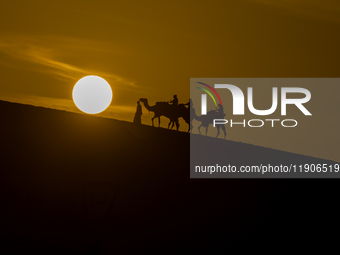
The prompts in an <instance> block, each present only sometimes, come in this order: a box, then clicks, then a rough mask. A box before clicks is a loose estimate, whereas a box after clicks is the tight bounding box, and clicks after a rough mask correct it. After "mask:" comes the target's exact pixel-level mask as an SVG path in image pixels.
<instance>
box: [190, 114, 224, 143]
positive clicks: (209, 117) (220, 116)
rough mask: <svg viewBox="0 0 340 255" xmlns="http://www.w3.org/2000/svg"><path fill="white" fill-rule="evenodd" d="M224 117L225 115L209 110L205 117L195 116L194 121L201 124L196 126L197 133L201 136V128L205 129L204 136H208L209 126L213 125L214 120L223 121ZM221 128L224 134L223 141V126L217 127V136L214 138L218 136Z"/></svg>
mask: <svg viewBox="0 0 340 255" xmlns="http://www.w3.org/2000/svg"><path fill="white" fill-rule="evenodd" d="M224 116H225V114H224V113H223V114H219V113H218V112H216V111H214V110H211V111H208V112H207V115H201V116H197V115H196V114H195V117H194V118H195V119H196V120H198V121H200V122H202V123H201V125H199V126H198V132H199V133H200V134H201V127H202V126H203V127H205V135H207V134H208V128H209V125H210V124H212V123H213V120H214V119H223V118H224ZM221 128H222V130H223V133H224V139H226V138H227V132H226V130H225V126H224V125H217V135H216V137H218V136H219V135H220V129H221Z"/></svg>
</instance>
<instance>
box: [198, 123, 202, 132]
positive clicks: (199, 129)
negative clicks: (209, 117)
mask: <svg viewBox="0 0 340 255" xmlns="http://www.w3.org/2000/svg"><path fill="white" fill-rule="evenodd" d="M201 127H202V124H201V125H199V126H198V133H199V134H201Z"/></svg>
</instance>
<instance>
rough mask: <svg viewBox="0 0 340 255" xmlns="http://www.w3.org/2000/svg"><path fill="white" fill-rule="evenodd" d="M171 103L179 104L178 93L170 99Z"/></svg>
mask: <svg viewBox="0 0 340 255" xmlns="http://www.w3.org/2000/svg"><path fill="white" fill-rule="evenodd" d="M170 103H172V105H174V106H177V105H178V98H177V95H174V99H173V100H171V101H170Z"/></svg>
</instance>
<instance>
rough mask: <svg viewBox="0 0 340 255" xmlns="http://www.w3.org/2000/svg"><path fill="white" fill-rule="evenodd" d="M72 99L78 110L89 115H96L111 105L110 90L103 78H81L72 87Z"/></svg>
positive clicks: (90, 76) (92, 76)
mask: <svg viewBox="0 0 340 255" xmlns="http://www.w3.org/2000/svg"><path fill="white" fill-rule="evenodd" d="M72 97H73V102H74V103H75V105H76V106H77V107H78V109H79V110H81V111H83V112H86V113H89V114H97V113H100V112H102V111H104V110H105V109H106V108H107V107H109V105H110V104H111V100H112V89H111V87H110V84H109V83H108V82H107V81H106V80H104V79H103V78H101V77H99V76H94V75H89V76H85V77H83V78H81V79H80V80H79V81H78V82H77V83H76V85H74V88H73V92H72Z"/></svg>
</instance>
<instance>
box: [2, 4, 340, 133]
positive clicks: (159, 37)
mask: <svg viewBox="0 0 340 255" xmlns="http://www.w3.org/2000/svg"><path fill="white" fill-rule="evenodd" d="M339 28H340V3H339V1H337V0H326V1H317V0H278V1H270V0H211V1H203V0H195V1H183V0H180V1H179V0H172V1H159V0H157V1H156V0H150V1H141V0H139V1H114V0H97V1H86V0H75V1H71V0H67V1H66V0H59V1H45V0H44V1H42V0H30V1H2V3H1V9H0V75H1V83H0V99H3V100H8V101H15V102H20V103H28V104H33V105H41V106H46V107H50V108H55V109H64V110H65V109H66V110H69V111H76V112H79V111H78V110H77V109H76V107H75V106H74V104H73V102H72V89H73V86H74V84H75V83H76V82H77V80H79V79H80V78H82V77H83V76H86V75H99V76H101V77H103V78H104V79H106V80H107V81H108V82H109V83H110V85H111V86H112V89H113V101H112V104H111V107H110V108H109V109H108V110H107V111H105V112H104V113H103V114H102V115H103V116H106V117H111V118H116V119H122V120H128V121H132V119H133V115H134V111H135V107H136V101H137V100H138V99H139V98H141V97H146V98H148V99H149V101H150V104H154V103H155V102H156V101H168V100H170V99H172V96H173V95H174V94H177V95H178V98H179V101H180V103H181V102H183V103H186V102H187V101H188V99H189V83H190V78H191V77H339V76H340V69H339V64H338V63H339V59H340V50H339V45H340V36H339V31H340V29H339ZM143 112H144V114H145V116H143V118H142V121H143V123H146V124H151V116H152V115H148V112H147V111H146V109H145V108H143ZM162 121H163V122H162V123H163V124H164V125H163V126H166V124H167V120H166V119H163V120H162ZM181 124H182V130H186V129H187V126H186V124H185V123H184V122H181Z"/></svg>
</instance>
